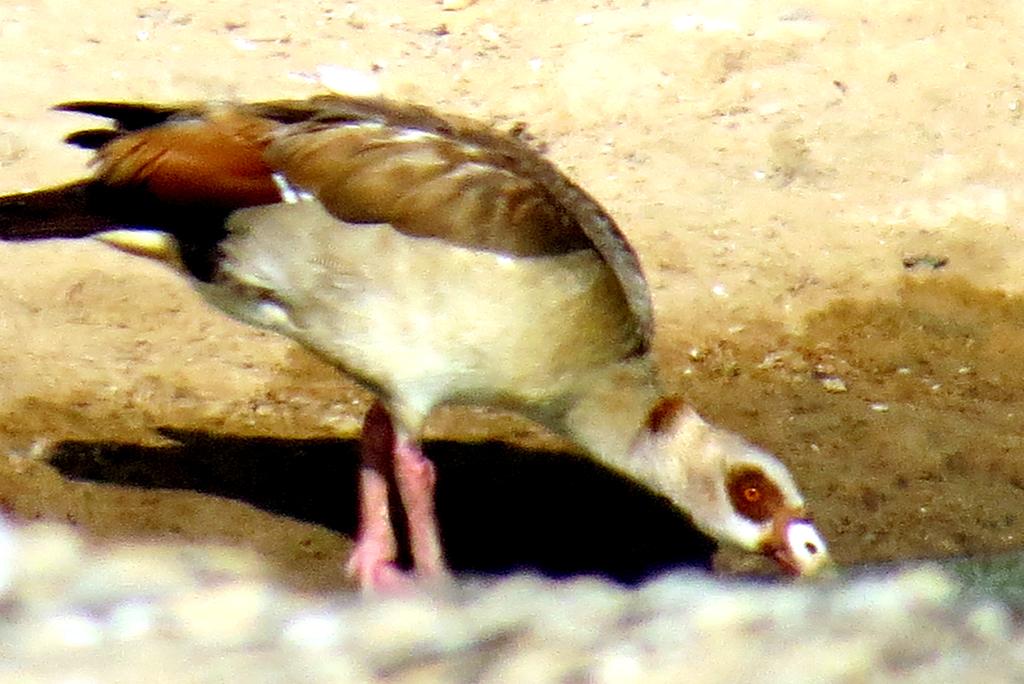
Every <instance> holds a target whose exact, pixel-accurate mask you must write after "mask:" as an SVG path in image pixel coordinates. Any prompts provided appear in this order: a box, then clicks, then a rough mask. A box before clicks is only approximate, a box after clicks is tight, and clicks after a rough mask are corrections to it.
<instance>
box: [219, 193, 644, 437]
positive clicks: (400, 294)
mask: <svg viewBox="0 0 1024 684" xmlns="http://www.w3.org/2000/svg"><path fill="white" fill-rule="evenodd" d="M231 227H232V231H233V233H234V234H233V236H232V238H231V239H230V240H229V241H228V242H227V243H226V246H225V251H226V254H227V256H228V264H229V266H228V267H227V270H226V272H225V273H226V275H227V276H228V280H225V281H221V282H218V284H215V285H203V286H200V290H201V291H202V292H203V293H204V294H205V295H206V296H207V298H208V299H209V300H210V301H211V302H212V303H214V304H215V305H216V306H218V307H220V308H222V309H224V310H225V311H226V312H227V313H229V314H231V315H233V316H236V317H238V318H240V319H242V320H244V321H246V322H248V323H251V324H256V325H261V326H263V327H267V328H271V329H273V330H277V331H278V332H281V333H283V334H285V335H288V336H290V337H293V338H295V339H296V340H298V341H299V342H301V343H302V344H304V345H306V346H307V347H310V348H311V349H313V350H314V351H316V352H318V353H319V354H321V355H323V356H324V357H326V358H327V359H329V360H330V361H332V362H333V363H335V364H336V365H338V366H339V367H340V368H341V369H342V370H344V371H345V372H347V373H349V374H351V375H353V376H354V377H356V378H357V379H359V380H361V381H362V382H364V383H365V384H367V385H368V386H370V387H371V388H372V389H374V390H376V391H378V392H380V393H383V394H384V395H385V396H387V397H388V398H389V399H391V400H392V402H393V403H397V404H398V408H399V409H400V410H401V411H403V412H406V413H408V414H409V416H408V417H409V419H411V420H414V419H421V418H422V417H423V416H425V415H426V414H427V413H428V412H429V411H430V409H432V408H433V407H434V406H436V405H438V404H441V403H477V404H479V403H490V404H500V405H505V406H510V407H513V408H518V409H520V410H524V411H525V412H527V413H530V408H531V407H533V406H539V405H544V406H551V405H552V404H557V403H558V401H559V399H560V398H561V397H562V396H563V395H565V394H566V393H568V392H571V391H572V390H573V386H574V384H575V383H577V382H578V381H579V379H580V377H581V375H583V374H586V373H587V372H589V370H590V369H593V368H599V367H602V366H604V365H605V364H607V363H609V362H611V361H614V360H616V359H618V358H621V357H623V356H625V355H627V354H628V353H629V351H630V350H631V349H632V348H633V347H634V346H635V345H636V343H637V339H636V336H637V334H638V333H637V331H636V325H635V322H634V319H633V317H632V315H631V314H630V312H629V310H628V307H627V306H626V304H625V302H624V300H623V295H622V293H621V290H620V288H619V286H618V283H617V281H616V279H615V277H614V275H613V274H612V273H611V271H610V270H609V269H608V268H607V267H606V266H605V264H604V262H603V261H601V259H600V258H599V257H598V255H597V254H596V253H595V252H592V251H590V250H581V251H577V252H572V253H569V254H566V255H560V256H545V257H531V258H521V257H515V258H513V257H507V256H503V255H499V254H495V253H492V252H482V251H475V250H471V249H466V248H462V247H455V246H452V245H449V244H447V243H444V242H442V241H439V240H436V239H429V238H413V237H408V236H405V235H402V234H400V233H398V232H396V231H395V230H393V229H392V228H391V227H390V226H388V225H350V224H345V223H343V222H340V221H338V220H336V219H335V218H333V217H331V216H330V215H328V214H327V213H326V212H325V211H324V210H323V209H322V208H321V207H320V205H319V204H317V203H315V202H300V203H299V204H291V205H288V204H281V205H273V206H269V207H255V208H252V209H246V210H242V211H240V212H237V214H236V215H235V216H234V217H233V218H232V222H231ZM243 265H244V266H243ZM239 294H241V295H242V297H239V296H238V295H239Z"/></svg>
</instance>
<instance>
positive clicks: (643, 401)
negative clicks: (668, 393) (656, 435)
mask: <svg viewBox="0 0 1024 684" xmlns="http://www.w3.org/2000/svg"><path fill="white" fill-rule="evenodd" d="M577 397H578V400H577V401H576V402H575V403H574V404H573V405H572V406H571V407H570V408H569V410H568V411H566V413H565V414H564V416H563V417H562V431H563V432H564V433H565V434H566V435H567V436H568V437H569V438H570V439H572V440H573V441H574V442H575V443H576V444H578V445H580V446H581V447H583V448H584V449H586V450H587V452H588V453H589V454H590V456H591V457H593V458H594V459H595V460H597V461H599V462H601V463H603V464H605V465H607V466H608V467H610V468H613V469H615V470H618V471H621V472H623V473H625V474H626V475H629V476H631V477H633V478H634V479H636V480H638V481H640V482H641V483H643V484H646V485H648V486H650V487H651V488H653V489H655V490H657V491H659V492H663V491H664V489H665V483H661V482H658V479H659V477H658V473H657V470H658V469H657V468H655V467H652V465H653V464H651V463H650V462H649V459H647V458H643V457H641V456H640V455H639V454H637V453H636V449H637V446H638V444H639V443H641V442H642V441H643V440H642V438H643V437H644V435H645V434H646V433H647V432H648V430H649V428H648V421H649V419H650V417H651V415H652V412H653V411H655V409H656V408H657V406H658V405H659V402H660V401H661V391H660V390H659V388H658V383H657V373H656V370H655V368H654V365H653V363H652V362H651V360H650V358H648V357H640V358H634V359H630V360H627V361H622V362H620V363H618V364H615V365H612V366H609V367H607V368H605V369H602V370H601V371H600V372H598V373H597V374H596V375H595V376H592V377H590V378H588V379H587V382H586V384H585V386H584V387H583V388H582V389H581V390H580V391H579V392H578V393H577Z"/></svg>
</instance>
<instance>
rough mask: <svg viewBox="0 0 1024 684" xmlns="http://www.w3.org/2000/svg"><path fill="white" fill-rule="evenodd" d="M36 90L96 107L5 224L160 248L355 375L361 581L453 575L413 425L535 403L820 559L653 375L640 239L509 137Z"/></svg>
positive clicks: (412, 115) (754, 472)
mask: <svg viewBox="0 0 1024 684" xmlns="http://www.w3.org/2000/svg"><path fill="white" fill-rule="evenodd" d="M54 109H56V110H58V111H61V112H69V113H74V114H77V115H87V116H91V117H94V118H100V119H104V120H105V122H106V123H105V124H104V125H102V126H99V127H97V126H92V127H88V128H83V129H82V130H78V131H77V132H74V133H71V134H70V135H68V136H67V137H66V142H67V143H69V144H70V145H73V146H76V147H79V148H83V149H86V150H90V151H92V154H93V158H92V169H93V170H92V173H91V175H89V176H87V177H84V178H81V179H79V180H76V181H72V182H70V183H67V184H64V185H61V186H57V187H51V188H43V189H39V190H35V191H30V192H22V193H17V194H12V195H8V196H5V197H2V198H0V239H2V240H14V241H21V240H41V239H53V238H83V237H93V238H96V239H99V240H101V241H103V242H106V243H107V244H110V245H112V246H114V247H116V248H118V249H120V250H124V251H126V252H129V253H132V254H136V255H139V256H143V257H147V258H150V259H154V260H157V261H159V262H162V263H164V264H166V265H167V266H168V267H170V268H172V269H174V270H176V271H177V272H179V273H181V274H182V275H183V276H184V277H186V278H187V279H188V280H189V282H190V283H191V285H192V286H193V287H194V289H195V290H196V291H197V292H198V293H199V294H200V295H201V296H202V297H203V298H205V300H206V301H207V302H208V303H210V304H211V305H212V306H213V307H215V308H216V309H219V310H220V311H222V312H224V313H226V314H227V315H229V316H231V317H233V318H236V319H238V320H241V321H243V322H245V323H248V324H250V325H253V326H256V327H259V328H264V329H269V330H272V331H275V332H277V333H280V334H282V335H284V336H287V337H289V338H291V339H293V340H295V341H296V342H298V344H300V345H302V346H304V347H305V348H307V349H309V350H311V351H312V352H313V353H314V354H316V355H318V356H320V357H321V358H323V359H325V360H326V361H328V362H329V363H330V364H332V365H333V366H335V367H336V368H337V369H339V370H340V371H341V372H342V373H344V374H346V375H347V376H349V377H350V378H352V379H354V380H356V381H357V382H359V383H360V384H362V385H363V386H365V387H366V388H368V389H369V390H370V391H371V392H372V393H373V394H374V396H375V401H374V403H373V404H372V406H371V407H370V409H369V410H368V412H367V414H366V416H365V418H364V422H363V430H362V437H361V443H360V458H361V463H360V471H359V484H358V488H359V492H358V509H359V523H358V529H357V532H356V543H355V546H354V550H353V552H352V554H351V557H350V559H349V561H348V571H349V572H350V573H351V575H352V577H353V578H354V579H355V580H356V581H357V582H358V583H359V585H360V586H362V587H363V588H365V589H368V590H377V589H381V590H390V589H391V588H393V587H397V586H407V585H409V584H418V583H421V582H430V581H435V580H441V579H443V578H445V577H448V576H449V572H448V569H447V566H446V563H445V559H444V551H443V548H442V542H441V532H440V530H439V529H438V522H437V517H436V514H435V504H434V490H435V482H436V471H435V468H434V466H433V464H432V463H431V461H430V460H429V458H427V457H426V456H425V455H424V453H423V448H422V436H423V426H424V423H425V421H426V419H427V417H428V416H429V415H430V414H431V412H432V411H433V410H434V409H435V408H437V407H439V406H442V405H451V404H463V405H477V406H492V407H499V408H504V409H511V410H513V411H515V412H518V413H519V414H522V415H523V416H525V417H527V418H529V419H532V420H533V421H535V422H536V423H539V424H540V425H541V426H543V427H545V428H547V429H548V430H550V431H551V432H553V433H555V434H557V435H561V436H564V437H566V438H568V439H569V440H570V441H571V442H572V443H574V444H575V445H577V446H578V447H579V448H580V449H581V450H582V451H583V452H585V453H586V454H587V455H588V456H589V457H590V458H593V459H595V460H596V461H597V462H599V463H600V464H602V465H603V466H606V467H608V468H610V469H612V470H614V471H617V472H618V473H620V474H622V475H623V476H625V477H628V478H632V479H633V480H635V481H637V482H638V483H640V484H641V485H643V486H645V487H647V488H648V489H650V490H652V491H653V492H654V493H656V494H659V495H662V496H664V497H666V498H667V499H668V500H669V501H671V502H672V503H673V504H674V505H675V506H676V507H677V508H678V509H680V510H681V511H682V512H683V513H684V514H685V515H687V516H689V518H690V520H691V521H692V523H693V524H694V525H695V526H696V527H697V528H698V529H700V530H701V531H702V532H704V533H705V534H707V535H709V536H710V537H712V538H713V539H714V540H715V541H716V542H718V543H721V544H727V545H735V546H739V547H741V548H743V549H746V550H748V551H750V552H754V553H759V554H763V555H766V556H768V557H770V558H773V559H774V560H775V561H776V562H777V564H778V566H779V567H780V568H781V570H782V571H784V572H786V573H789V574H791V575H796V576H810V575H815V574H817V573H819V572H820V571H821V570H822V569H823V568H825V567H829V566H830V565H831V558H830V555H829V552H828V549H827V546H826V543H825V540H824V538H823V536H822V535H821V533H820V532H819V530H818V529H817V527H816V526H815V524H814V522H813V520H812V519H811V518H810V517H809V515H808V513H807V506H806V503H805V500H804V497H803V495H802V494H801V492H800V490H799V488H798V486H797V484H796V483H795V481H794V478H793V476H792V475H791V473H790V472H789V470H788V469H787V467H786V466H785V465H784V464H783V463H782V462H781V461H780V460H779V459H778V458H777V457H775V456H774V455H772V454H770V453H768V452H767V451H766V450H764V449H762V448H760V447H758V446H756V445H754V444H752V443H751V442H749V441H747V440H746V439H744V438H743V437H741V436H740V435H738V434H736V433H734V432H731V431H729V430H727V429H724V428H722V427H719V426H716V425H713V424H712V423H710V422H709V421H707V420H706V419H705V418H704V417H703V416H701V415H700V414H699V413H698V412H697V410H696V409H695V408H694V407H692V406H691V405H689V404H688V403H687V402H686V401H685V400H684V399H683V398H682V397H680V396H678V395H675V394H672V393H667V392H665V391H664V390H663V389H662V387H661V384H660V382H659V370H658V367H657V363H656V361H655V359H654V355H653V353H652V339H653V335H654V315H653V307H652V301H651V296H650V291H649V288H648V285H647V281H646V279H645V277H644V274H643V271H642V268H641V264H640V261H639V258H638V256H637V254H636V252H635V251H634V250H633V248H632V247H631V246H630V244H629V243H628V241H627V240H626V238H625V236H624V234H623V233H622V232H621V231H620V229H619V228H618V226H617V225H616V223H615V221H614V220H613V219H612V217H611V216H610V215H609V214H608V213H607V212H606V211H605V210H604V209H603V208H602V207H601V205H600V204H599V203H598V202H597V201H596V200H595V199H594V198H593V197H591V195H589V194H588V193H587V192H586V191H585V190H584V189H582V188H581V187H580V186H579V185H577V184H576V183H574V182H573V181H572V180H570V179H569V178H568V177H567V176H566V175H565V174H564V173H562V172H561V171H560V170H559V169H558V168H557V167H556V166H555V165H554V164H553V163H552V162H550V161H549V160H548V159H547V158H546V157H545V156H544V155H543V153H542V152H540V151H539V150H538V149H537V146H536V145H533V144H530V142H529V141H528V140H527V139H525V138H524V136H522V135H518V134H516V133H515V132H505V131H501V130H498V129H497V128H496V127H495V126H493V125H492V124H488V123H482V122H479V121H476V120H473V119H470V118H467V117H463V116H457V115H452V114H443V113H439V112H437V111H435V110H433V109H430V108H428V107H425V106H422V105H418V104H413V103H407V102H398V101H392V100H388V99H385V98H382V97H353V96H346V95H340V94H325V95H316V96H312V97H310V98H307V99H303V100H279V101H264V102H187V103H179V104H153V103H136V102H106V101H74V102H66V103H63V104H59V105H57V106H56V107H54ZM393 493H397V498H398V500H399V501H400V502H401V508H403V509H404V515H405V526H404V529H405V530H406V537H407V539H406V541H407V542H408V546H409V549H410V552H411V557H412V568H411V570H406V569H403V568H401V567H400V566H399V564H398V561H397V554H398V548H399V544H398V537H397V535H396V531H395V525H394V524H393V520H392V511H391V506H390V503H389V501H390V498H391V497H392V494H393ZM525 494H526V493H525V492H524V495H525ZM400 529H401V528H400Z"/></svg>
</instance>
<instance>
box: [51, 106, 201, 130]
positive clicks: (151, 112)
mask: <svg viewBox="0 0 1024 684" xmlns="http://www.w3.org/2000/svg"><path fill="white" fill-rule="evenodd" d="M53 109H54V110H55V111H58V112H78V113H79V114H91V115H93V116H100V117H103V118H104V119H111V120H112V121H116V122H117V124H118V127H119V128H120V130H122V131H137V130H140V129H143V128H149V127H150V126H156V125H158V124H162V123H163V122H165V121H167V119H169V118H171V117H172V116H173V115H174V114H175V112H177V111H179V110H180V109H181V108H180V107H177V108H176V107H161V106H159V105H151V104H138V103H134V102H97V101H90V100H82V101H78V102H64V103H61V104H59V105H57V106H55V107H54V108H53Z"/></svg>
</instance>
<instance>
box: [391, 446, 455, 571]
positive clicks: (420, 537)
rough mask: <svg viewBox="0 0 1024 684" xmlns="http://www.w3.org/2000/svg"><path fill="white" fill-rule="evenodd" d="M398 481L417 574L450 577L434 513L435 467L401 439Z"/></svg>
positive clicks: (416, 447)
mask: <svg viewBox="0 0 1024 684" xmlns="http://www.w3.org/2000/svg"><path fill="white" fill-rule="evenodd" d="M395 481H396V482H397V483H398V493H399V494H400V495H401V497H402V504H403V505H404V506H405V517H406V520H408V523H409V546H410V549H411V550H412V559H413V563H414V565H415V568H416V574H417V575H419V576H420V577H422V578H437V577H442V576H444V575H445V574H447V569H446V568H445V563H444V554H443V552H442V551H441V535H440V533H439V532H438V525H437V514H436V513H435V511H434V484H435V482H436V481H437V474H436V472H435V470H434V464H433V463H431V462H430V461H429V460H427V458H426V457H425V456H424V455H423V452H422V451H421V450H420V447H419V445H418V444H416V443H415V442H413V441H412V440H410V439H406V438H404V437H400V438H399V439H398V442H397V444H396V445H395Z"/></svg>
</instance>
